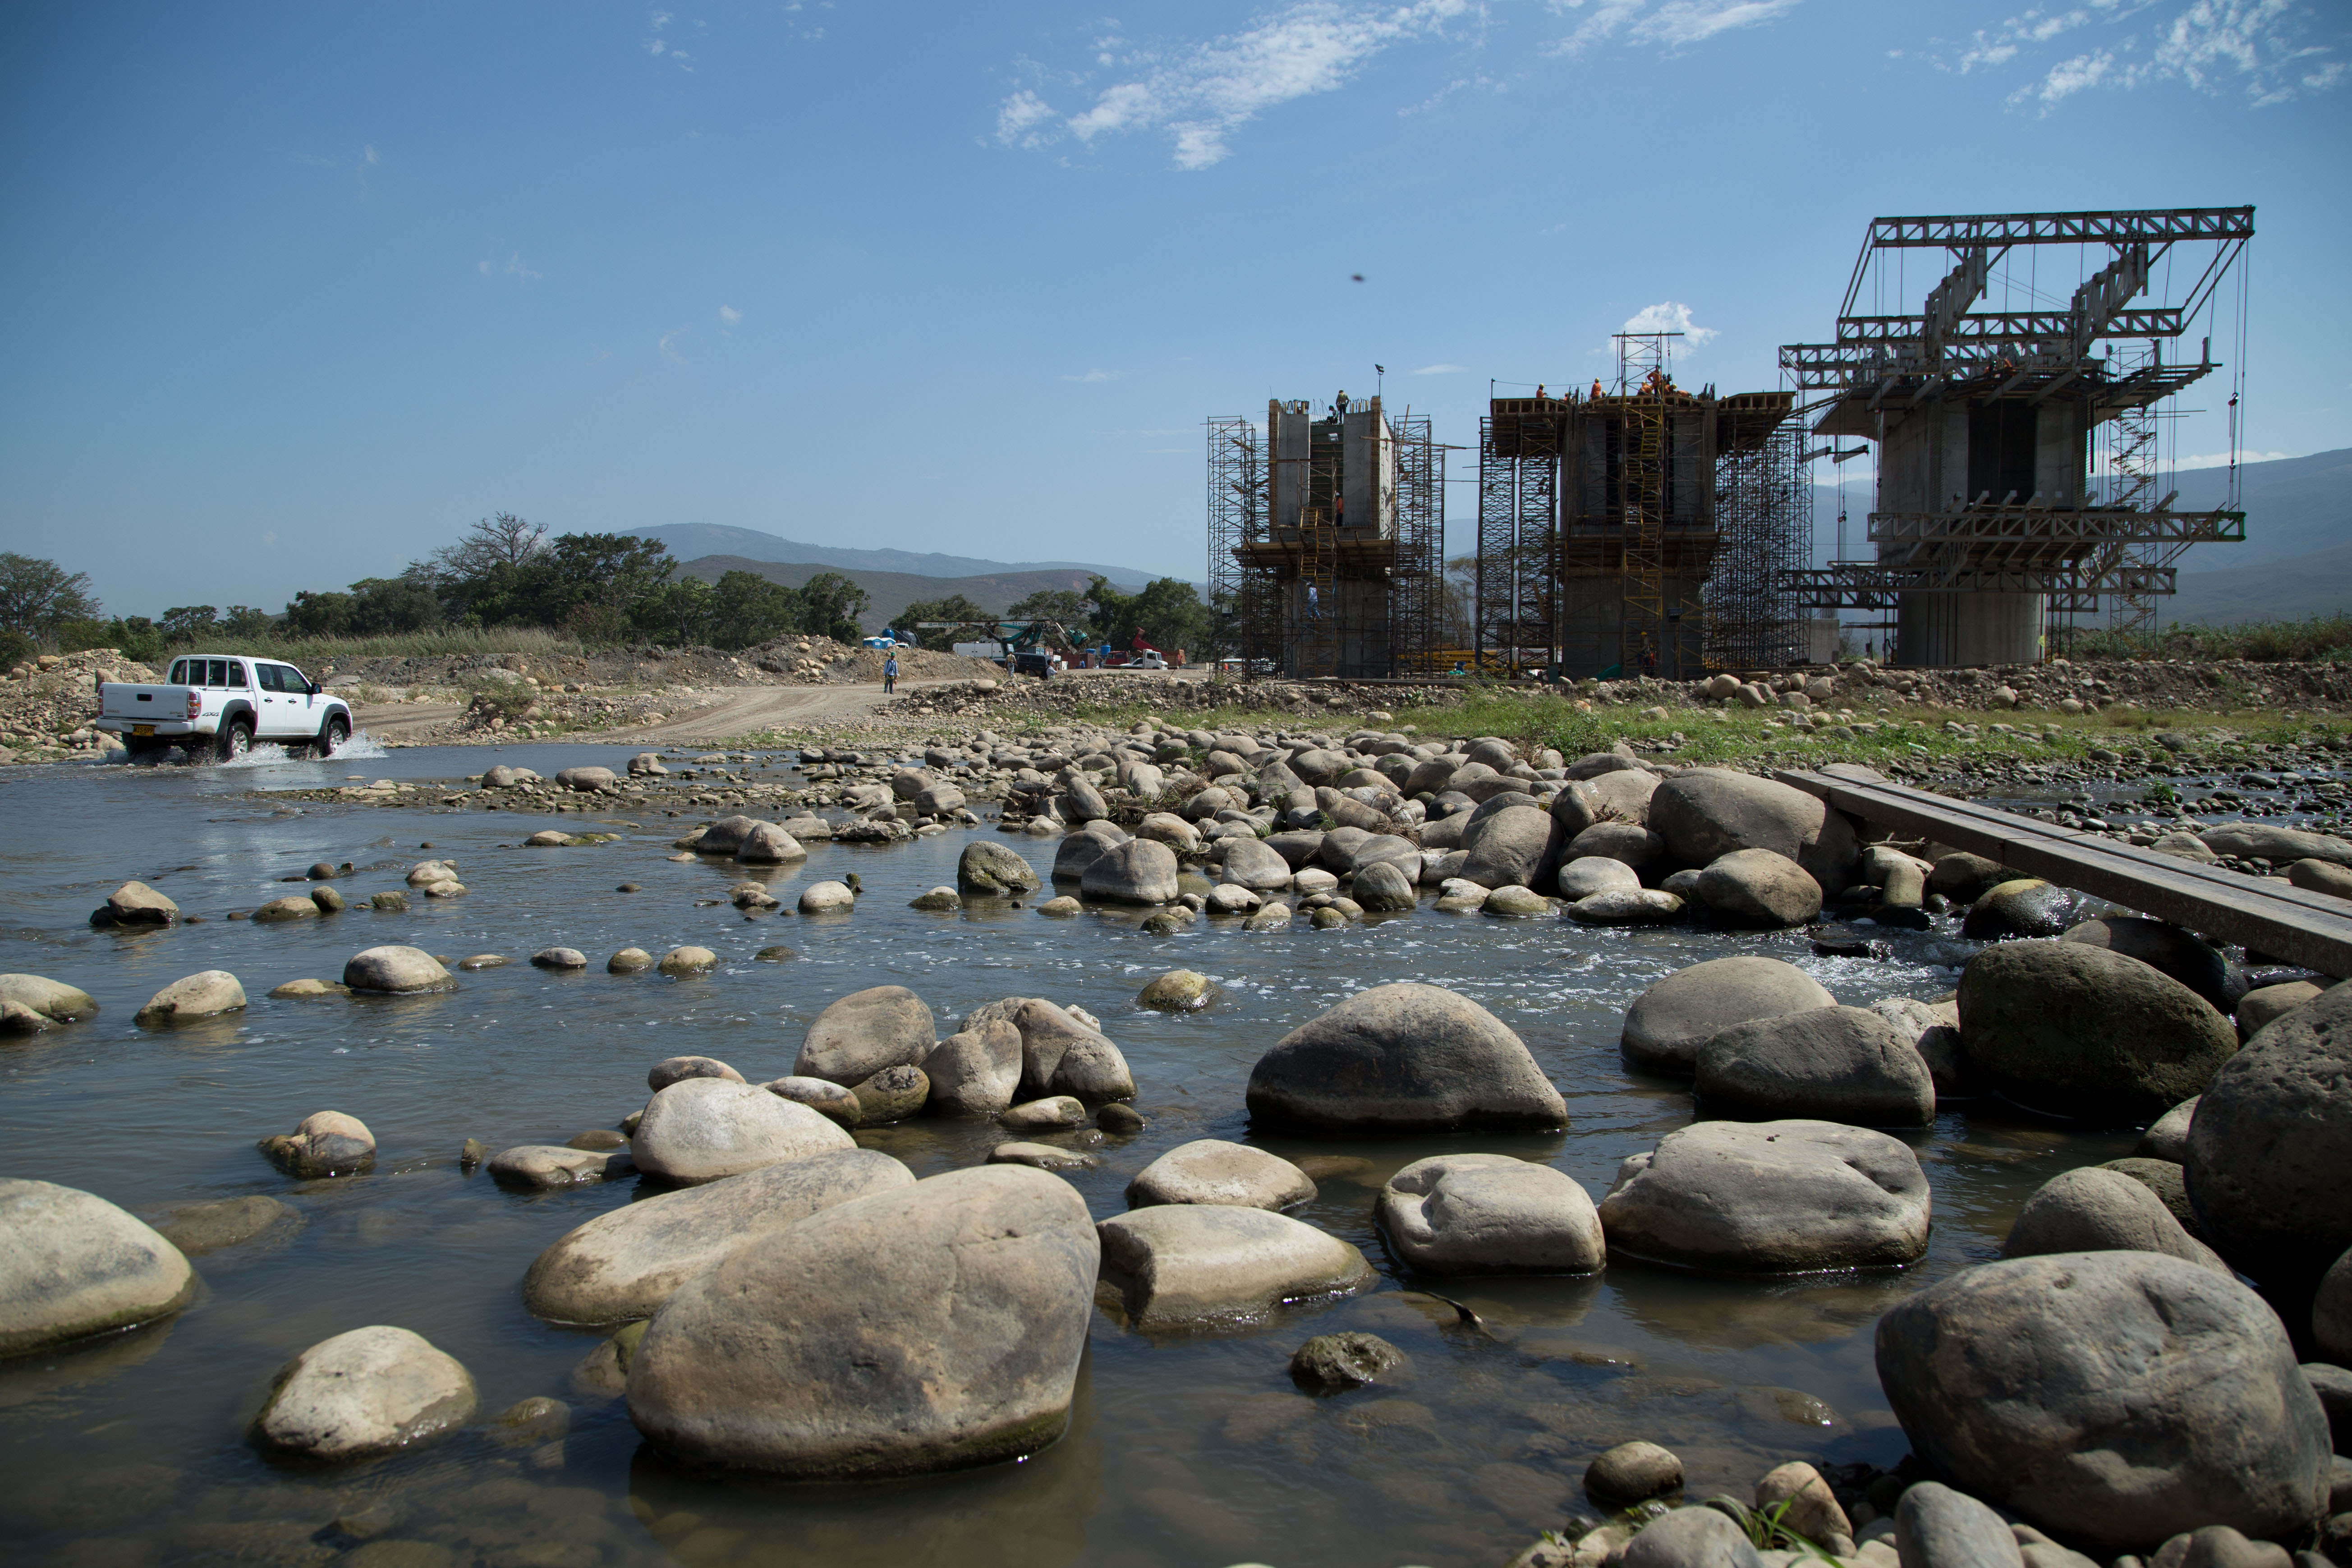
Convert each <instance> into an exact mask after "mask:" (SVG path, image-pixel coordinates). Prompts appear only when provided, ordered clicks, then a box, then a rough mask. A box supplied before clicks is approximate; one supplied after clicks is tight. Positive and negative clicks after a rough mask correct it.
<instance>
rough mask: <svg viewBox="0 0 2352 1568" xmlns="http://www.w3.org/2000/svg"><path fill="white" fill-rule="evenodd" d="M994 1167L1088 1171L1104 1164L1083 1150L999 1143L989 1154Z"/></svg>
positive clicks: (1044, 1144)
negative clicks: (1011, 1166) (1020, 1166)
mask: <svg viewBox="0 0 2352 1568" xmlns="http://www.w3.org/2000/svg"><path fill="white" fill-rule="evenodd" d="M988 1163H990V1164H992V1165H1027V1166H1028V1167H1030V1168H1031V1169H1032V1170H1037V1171H1086V1170H1091V1169H1093V1168H1094V1167H1095V1166H1096V1165H1098V1164H1100V1163H1102V1162H1101V1161H1099V1160H1097V1159H1096V1158H1095V1157H1094V1156H1093V1155H1092V1154H1089V1153H1087V1152H1086V1151H1085V1150H1083V1149H1071V1148H1066V1147H1062V1146H1059V1145H1056V1144H1053V1143H1025V1142H1012V1143H999V1144H998V1145H997V1146H996V1147H995V1148H993V1149H991V1150H990V1151H989V1152H988Z"/></svg>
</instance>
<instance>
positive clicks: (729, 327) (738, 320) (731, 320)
mask: <svg viewBox="0 0 2352 1568" xmlns="http://www.w3.org/2000/svg"><path fill="white" fill-rule="evenodd" d="M742 324H743V312H742V311H740V310H737V309H736V308H735V307H734V306H732V305H721V306H719V331H722V332H731V331H734V330H735V329H736V328H737V327H740V326H741V325H742Z"/></svg>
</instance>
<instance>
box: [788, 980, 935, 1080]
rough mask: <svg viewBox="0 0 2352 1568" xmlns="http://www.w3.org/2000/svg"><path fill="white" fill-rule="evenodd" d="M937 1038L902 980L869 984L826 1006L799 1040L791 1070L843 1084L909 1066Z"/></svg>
mask: <svg viewBox="0 0 2352 1568" xmlns="http://www.w3.org/2000/svg"><path fill="white" fill-rule="evenodd" d="M938 1041H939V1025H938V1021H937V1020H936V1019H935V1018H933V1016H931V1010H930V1008H929V1006H928V1005H926V1004H925V1003H924V1001H923V999H922V998H921V997H920V996H918V995H916V994H914V993H913V992H912V991H909V990H908V989H907V988H906V987H905V986H903V985H872V986H868V987H867V988H866V989H865V990H863V991H853V992H851V993H850V994H848V995H846V996H844V997H842V998H841V999H839V1000H838V1001H836V1002H834V1003H833V1004H832V1005H829V1006H827V1007H826V1008H825V1010H824V1012H822V1013H819V1014H818V1015H817V1016H816V1018H815V1021H814V1022H813V1023H811V1024H810V1025H809V1026H808V1033H807V1034H806V1035H804V1036H803V1037H802V1039H801V1049H800V1055H799V1056H797V1057H795V1058H793V1074H794V1076H796V1077H800V1078H822V1079H830V1080H831V1081H833V1082H835V1083H837V1084H840V1085H841V1086H842V1087H844V1088H848V1087H850V1086H851V1085H853V1084H859V1083H863V1082H865V1081H866V1079H869V1078H872V1077H873V1076H874V1075H875V1074H876V1073H877V1072H880V1071H881V1070H882V1069H883V1068H894V1067H914V1066H917V1065H919V1063H920V1062H921V1061H922V1059H923V1058H925V1057H927V1056H929V1055H930V1054H931V1048H932V1047H933V1046H935V1045H936V1044H937V1043H938Z"/></svg>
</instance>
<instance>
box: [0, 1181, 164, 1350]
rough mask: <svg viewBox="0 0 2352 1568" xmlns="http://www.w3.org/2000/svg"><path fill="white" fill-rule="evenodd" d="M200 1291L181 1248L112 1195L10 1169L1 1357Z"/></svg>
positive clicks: (5, 1188) (3, 1198) (118, 1325)
mask: <svg viewBox="0 0 2352 1568" xmlns="http://www.w3.org/2000/svg"><path fill="white" fill-rule="evenodd" d="M195 1293H196V1271H195V1270H194V1268H190V1267H189V1265H188V1260H187V1258H185V1257H184V1255H183V1254H182V1253H181V1251H180V1249H179V1248H178V1247H174V1246H173V1245H172V1244H171V1243H170V1242H168V1241H166V1240H164V1239H163V1237H162V1236H160V1235H158V1234H157V1233H156V1232H155V1231H154V1230H153V1229H152V1228H151V1227H149V1226H145V1225H143V1224H142V1223H141V1222H139V1221H138V1220H136V1219H133V1218H132V1217H131V1215H127V1214H125V1213H123V1212H122V1210H121V1209H119V1208H117V1207H115V1206H114V1205H112V1204H110V1203H108V1202H107V1201H106V1200H105V1199H104V1198H101V1197H100V1196H98V1195H97V1194H94V1193H85V1192H82V1191H81V1190H79V1188H76V1187H63V1186H58V1184H55V1183H53V1182H35V1181H24V1180H19V1179H17V1178H15V1177H0V1356H15V1355H24V1354H27V1353H29V1352H33V1351H38V1350H46V1349H47V1348H48V1347H49V1346H51V1345H58V1344H64V1343H66V1342H68V1341H71V1340H79V1339H86V1338H88V1337H89V1336H90V1335H92V1334H101V1333H106V1332H109V1331H113V1330H118V1329H128V1328H133V1327H135V1326H137V1325H138V1324H141V1323H148V1322H152V1321H155V1320H156V1319H158V1318H163V1317H168V1316H170V1315H171V1314H172V1313H173V1312H176V1311H178V1310H180V1309H181V1308H183V1307H184V1306H186V1305H187V1304H188V1302H189V1301H190V1300H192V1299H193V1298H194V1295H195Z"/></svg>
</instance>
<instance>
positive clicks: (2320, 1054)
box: [2185, 985, 2352, 1284]
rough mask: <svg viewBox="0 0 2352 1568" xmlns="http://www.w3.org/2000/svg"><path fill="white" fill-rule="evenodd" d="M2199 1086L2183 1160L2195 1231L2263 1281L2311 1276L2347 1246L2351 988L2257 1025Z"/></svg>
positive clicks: (2350, 1243)
mask: <svg viewBox="0 0 2352 1568" xmlns="http://www.w3.org/2000/svg"><path fill="white" fill-rule="evenodd" d="M2204 1088H2205V1092H2204V1093H2203V1094H2202V1095H2200V1097H2199V1098H2198V1101H2197V1113H2196V1116H2195V1117H2194V1119H2193V1120H2191V1121H2190V1122H2189V1148H2188V1156H2189V1157H2188V1159H2187V1161H2186V1162H2185V1165H2186V1171H2185V1174H2186V1176H2187V1179H2188V1185H2189V1203H2190V1204H2191V1205H2194V1206H2195V1208H2196V1210H2197V1219H2198V1225H2199V1228H2200V1230H2202V1231H2203V1232H2204V1236H2205V1239H2206V1240H2207V1241H2209V1242H2210V1243H2212V1245H2213V1247H2214V1248H2215V1249H2216V1250H2217V1251H2219V1252H2220V1253H2221V1256H2222V1257H2224V1258H2228V1259H2229V1260H2230V1261H2231V1263H2234V1264H2236V1265H2237V1266H2238V1267H2239V1268H2242V1269H2244V1270H2245V1271H2246V1272H2247V1273H2249V1274H2251V1275H2252V1276H2253V1277H2254V1278H2255V1279H2260V1280H2262V1281H2263V1283H2264V1284H2270V1283H2273V1282H2274V1281H2275V1282H2279V1283H2301V1284H2308V1283H2310V1282H2311V1281H2314V1280H2316V1279H2318V1278H2319V1277H2320V1275H2321V1274H2322V1272H2324V1271H2325V1270H2326V1268H2327V1267H2328V1266H2329V1265H2330V1264H2332V1263H2334V1262H2335V1261H2336V1258H2337V1257H2339V1256H2340V1255H2341V1254H2342V1253H2343V1252H2344V1250H2345V1248H2346V1247H2352V1203H2347V1201H2346V1200H2345V1192H2344V1187H2345V1178H2346V1175H2347V1173H2352V985H2338V986H2335V987H2333V988H2332V989H2330V990H2327V991H2325V992H2323V993H2321V994H2320V996H2319V999H2318V1000H2317V1001H2315V1002H2313V1003H2312V1004H2311V1005H2308V1006H2305V1007H2299V1008H2297V1009H2295V1010H2294V1012H2292V1013H2289V1014H2288V1015H2287V1016H2284V1017H2283V1018H2281V1019H2279V1020H2278V1021H2276V1022H2275V1023H2273V1024H2272V1025H2271V1026H2269V1027H2267V1028H2265V1029H2263V1031H2262V1032H2261V1033H2260V1034H2258V1035H2256V1036H2255V1037H2253V1038H2252V1039H2251V1040H2248V1041H2247V1042H2246V1047H2245V1049H2243V1050H2242V1051H2240V1052H2239V1053H2238V1054H2237V1055H2236V1056H2235V1057H2234V1058H2231V1060H2230V1061H2228V1062H2227V1063H2225V1064H2223V1065H2222V1067H2221V1070H2220V1071H2218V1072H2216V1073H2215V1074H2214V1075H2213V1078H2212V1081H2211V1082H2210V1083H2208V1084H2206V1085H2205V1086H2204Z"/></svg>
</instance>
